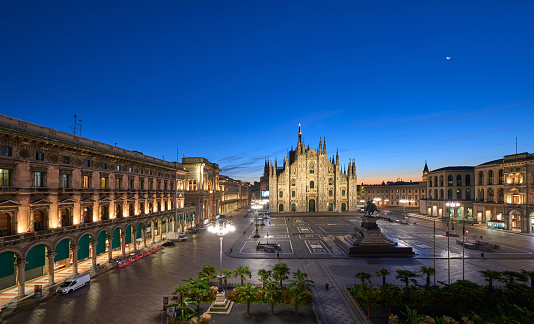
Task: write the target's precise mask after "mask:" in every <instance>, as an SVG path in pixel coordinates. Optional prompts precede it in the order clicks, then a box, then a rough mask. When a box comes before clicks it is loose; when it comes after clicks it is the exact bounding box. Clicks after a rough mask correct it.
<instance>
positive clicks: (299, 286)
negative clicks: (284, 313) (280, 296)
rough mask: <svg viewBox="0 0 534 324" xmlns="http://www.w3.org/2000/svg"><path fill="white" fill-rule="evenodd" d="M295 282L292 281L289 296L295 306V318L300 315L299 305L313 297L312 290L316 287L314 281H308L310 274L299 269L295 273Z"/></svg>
mask: <svg viewBox="0 0 534 324" xmlns="http://www.w3.org/2000/svg"><path fill="white" fill-rule="evenodd" d="M293 278H294V279H293V280H291V281H290V285H289V287H290V288H289V290H288V296H289V298H290V300H291V302H292V303H293V304H294V305H295V316H298V315H299V304H300V303H302V302H303V301H305V300H306V299H307V298H308V297H309V296H310V295H311V288H312V287H315V286H314V284H313V281H311V280H309V279H307V278H308V274H307V273H304V272H302V271H300V269H297V272H293Z"/></svg>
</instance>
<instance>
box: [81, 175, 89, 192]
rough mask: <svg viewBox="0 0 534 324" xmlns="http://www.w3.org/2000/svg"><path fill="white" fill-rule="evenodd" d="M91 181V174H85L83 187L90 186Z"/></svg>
mask: <svg viewBox="0 0 534 324" xmlns="http://www.w3.org/2000/svg"><path fill="white" fill-rule="evenodd" d="M89 183H90V182H89V176H88V175H84V176H83V188H84V189H88V188H90V186H89Z"/></svg>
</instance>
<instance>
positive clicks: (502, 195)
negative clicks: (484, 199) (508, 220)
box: [498, 188, 504, 204]
mask: <svg viewBox="0 0 534 324" xmlns="http://www.w3.org/2000/svg"><path fill="white" fill-rule="evenodd" d="M498 202H499V203H501V204H502V203H503V202H504V189H503V188H500V189H499V201H498Z"/></svg>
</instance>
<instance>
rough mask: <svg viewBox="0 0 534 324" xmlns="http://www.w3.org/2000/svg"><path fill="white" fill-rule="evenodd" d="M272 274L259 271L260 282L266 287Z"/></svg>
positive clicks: (267, 271) (266, 271) (262, 270)
mask: <svg viewBox="0 0 534 324" xmlns="http://www.w3.org/2000/svg"><path fill="white" fill-rule="evenodd" d="M271 274H272V273H271V271H270V270H265V269H260V270H258V276H260V282H261V283H262V284H263V286H265V284H266V283H267V282H268V281H269V279H270V278H271Z"/></svg>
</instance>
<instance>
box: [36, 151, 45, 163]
mask: <svg viewBox="0 0 534 324" xmlns="http://www.w3.org/2000/svg"><path fill="white" fill-rule="evenodd" d="M35 159H36V160H37V161H44V154H43V152H35Z"/></svg>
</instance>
